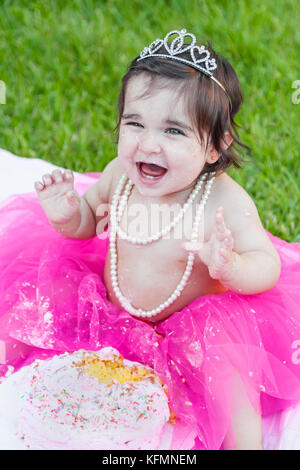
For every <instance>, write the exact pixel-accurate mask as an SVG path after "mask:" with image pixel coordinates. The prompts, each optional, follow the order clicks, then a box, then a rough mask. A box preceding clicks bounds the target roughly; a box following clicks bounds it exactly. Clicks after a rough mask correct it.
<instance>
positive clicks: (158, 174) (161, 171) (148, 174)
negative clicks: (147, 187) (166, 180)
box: [136, 162, 168, 180]
mask: <svg viewBox="0 0 300 470" xmlns="http://www.w3.org/2000/svg"><path fill="white" fill-rule="evenodd" d="M136 166H137V168H138V171H139V173H140V175H141V176H143V177H145V178H148V179H152V180H156V179H160V178H162V177H163V176H164V175H165V174H166V173H167V171H168V170H167V168H165V167H163V166H159V165H156V164H154V163H145V162H137V163H136Z"/></svg>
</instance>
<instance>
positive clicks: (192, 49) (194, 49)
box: [137, 29, 232, 108]
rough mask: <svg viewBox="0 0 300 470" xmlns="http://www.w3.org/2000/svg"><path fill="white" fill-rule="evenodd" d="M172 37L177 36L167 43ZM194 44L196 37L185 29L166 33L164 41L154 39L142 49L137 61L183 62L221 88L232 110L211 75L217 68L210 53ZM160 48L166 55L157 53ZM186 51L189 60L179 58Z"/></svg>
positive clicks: (220, 85)
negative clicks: (159, 59)
mask: <svg viewBox="0 0 300 470" xmlns="http://www.w3.org/2000/svg"><path fill="white" fill-rule="evenodd" d="M173 35H177V36H176V37H175V38H174V39H173V40H172V41H171V42H169V43H168V40H169V38H170V37H171V36H173ZM185 38H189V39H191V41H190V42H184V40H185ZM196 42H197V40H196V36H195V35H194V34H192V33H188V32H187V30H186V29H182V30H181V31H177V30H174V31H170V32H169V33H167V35H166V36H165V38H164V39H155V41H153V42H152V43H151V44H150V45H149V46H148V47H144V49H143V50H142V52H141V53H140V56H139V58H138V59H137V61H138V62H139V61H140V60H144V59H147V58H149V57H164V58H166V59H173V60H177V61H178V62H183V63H185V64H187V65H189V66H190V67H193V68H194V69H196V70H199V71H200V72H202V73H204V74H205V75H207V76H208V77H210V78H211V79H212V80H213V81H214V82H215V83H216V84H217V85H219V87H220V88H222V90H223V91H224V93H225V94H226V96H227V98H228V100H229V103H230V106H231V108H232V102H231V98H230V96H229V94H228V93H227V91H226V89H225V87H224V86H223V85H222V83H220V82H219V80H217V79H216V78H215V77H214V76H213V74H212V71H213V70H215V69H216V68H217V64H216V61H215V59H214V58H210V52H209V51H208V50H207V49H205V47H204V46H198V45H196ZM162 46H164V47H165V50H166V51H167V53H164V54H161V53H159V50H160V49H161V48H162ZM188 51H189V57H190V58H189V59H186V58H183V57H180V55H181V54H183V53H184V52H188Z"/></svg>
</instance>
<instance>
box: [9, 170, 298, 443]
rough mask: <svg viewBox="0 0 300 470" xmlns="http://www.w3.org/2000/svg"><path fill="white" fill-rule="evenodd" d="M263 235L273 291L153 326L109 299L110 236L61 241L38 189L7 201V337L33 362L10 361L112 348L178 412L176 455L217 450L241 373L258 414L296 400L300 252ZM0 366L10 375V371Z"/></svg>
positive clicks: (206, 305) (187, 311) (208, 299)
mask: <svg viewBox="0 0 300 470" xmlns="http://www.w3.org/2000/svg"><path fill="white" fill-rule="evenodd" d="M96 178H97V174H95V180H96ZM75 186H76V185H75ZM76 189H77V190H78V192H79V194H82V193H83V192H85V190H86V189H87V187H86V185H83V184H82V185H81V186H80V185H79V184H77V187H76ZM268 235H269V237H270V239H271V241H272V242H273V243H274V245H275V247H276V248H277V250H278V252H279V255H280V258H281V262H282V272H281V276H280V279H279V281H278V283H277V285H276V286H275V287H274V288H273V289H271V290H270V291H268V292H265V293H262V294H258V295H239V294H236V293H234V292H231V291H227V292H225V293H222V294H218V295H215V294H214V295H206V296H203V297H200V298H198V299H195V300H194V301H193V302H191V303H190V304H189V305H187V306H186V307H185V308H184V309H183V310H181V311H178V312H175V313H173V315H171V316H170V317H169V318H167V319H166V320H164V321H161V322H158V323H157V324H154V325H150V324H148V323H145V322H143V321H142V320H139V319H136V318H134V317H132V316H131V315H130V314H129V313H128V312H126V311H125V310H120V309H119V308H118V307H116V306H115V305H113V304H112V303H111V302H110V301H109V300H108V299H107V292H106V288H105V284H104V280H103V270H104V263H105V256H106V252H107V248H108V233H107V232H105V233H104V234H103V235H102V236H101V238H99V237H94V238H92V239H89V240H72V239H66V238H63V237H62V236H61V235H59V234H58V233H57V232H56V231H55V230H54V229H53V228H52V227H51V226H50V224H49V222H48V219H47V217H46V216H45V214H44V212H43V210H42V208H41V206H40V204H39V201H38V198H37V196H36V194H35V193H27V194H22V195H15V196H11V197H9V198H8V199H6V200H5V201H4V202H3V203H2V204H1V205H0V339H4V340H5V339H6V340H7V338H14V339H16V340H18V341H21V342H23V343H25V344H27V345H29V348H28V352H27V356H26V358H23V359H21V358H19V359H15V360H14V362H13V363H12V364H11V365H13V367H14V370H17V369H18V368H20V367H22V366H23V365H25V364H28V363H30V362H32V361H33V360H34V359H36V358H37V357H40V358H46V357H50V356H51V355H53V354H57V353H58V352H65V351H70V352H71V351H75V350H77V349H80V348H84V349H89V350H97V349H100V348H102V347H106V346H112V347H115V348H116V349H118V350H119V351H120V353H121V354H123V356H124V357H126V358H128V359H130V360H135V361H138V362H141V363H144V364H146V365H148V366H150V367H152V368H153V369H154V370H155V371H156V373H157V374H158V375H159V376H160V377H161V379H162V380H163V382H164V383H165V384H166V385H167V387H168V393H169V400H170V406H171V408H172V410H173V411H174V413H175V414H176V423H175V426H174V433H173V442H172V447H173V448H177V449H190V448H194V449H211V450H212V449H221V448H222V443H223V440H224V437H225V435H226V434H227V433H228V431H230V429H231V416H232V409H231V407H232V406H233V405H235V406H236V411H237V410H238V406H239V405H238V403H234V404H233V403H232V391H233V380H234V376H235V374H236V373H237V374H238V375H239V376H240V378H241V380H242V384H243V386H244V389H245V391H246V392H247V396H248V398H249V400H250V401H251V403H252V404H253V406H254V407H255V409H256V411H257V412H258V413H260V414H262V415H263V416H265V415H267V414H269V413H274V412H276V411H279V410H283V409H285V408H287V407H288V406H290V405H292V404H295V403H297V402H299V401H300V244H296V243H287V242H285V241H283V240H281V239H279V238H277V237H275V236H273V235H271V234H270V233H268ZM0 367H2V369H0V370H1V373H2V374H3V375H4V374H5V373H6V371H7V367H8V365H7V364H6V365H5V366H4V365H2V366H0ZM232 442H233V441H232Z"/></svg>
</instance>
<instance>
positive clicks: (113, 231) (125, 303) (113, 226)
mask: <svg viewBox="0 0 300 470" xmlns="http://www.w3.org/2000/svg"><path fill="white" fill-rule="evenodd" d="M126 178H127V177H126V175H125V174H123V175H122V177H121V179H120V181H119V184H118V186H117V189H116V191H115V194H114V196H113V198H112V204H111V213H110V239H109V247H110V257H111V267H110V274H111V281H112V287H113V290H114V292H115V295H116V297H117V298H118V300H119V302H120V304H121V305H122V307H123V308H124V309H125V310H127V311H128V312H129V313H130V314H131V315H134V316H136V317H141V318H150V317H152V316H154V315H157V314H158V313H160V312H161V311H162V310H164V309H165V308H167V307H168V306H169V305H171V304H172V303H173V302H174V301H175V300H176V299H177V298H178V297H179V296H180V294H181V292H182V291H183V289H184V287H185V285H186V283H187V280H188V278H189V277H190V275H191V272H192V269H193V264H194V258H195V254H194V253H193V252H191V251H190V252H189V254H188V259H187V263H186V268H185V271H184V273H183V276H182V278H181V280H180V282H179V283H178V284H177V286H176V288H175V289H174V291H173V293H172V294H171V295H170V296H169V297H168V299H167V300H166V301H165V302H163V303H161V304H160V305H159V306H158V307H156V308H154V309H152V310H142V309H141V308H138V309H137V308H135V307H133V306H132V305H131V304H130V302H129V300H128V299H127V298H126V297H125V296H124V295H123V294H122V292H121V291H120V288H119V283H118V274H117V233H118V219H119V220H120V218H121V215H122V212H123V209H124V205H125V203H122V208H121V210H120V207H119V210H118V204H121V198H120V195H121V193H122V189H123V187H124V185H125V181H126ZM200 179H201V181H202V182H203V181H204V177H201V178H200ZM214 179H215V173H212V176H211V178H210V179H209V180H208V181H207V183H206V185H205V192H204V194H203V196H202V199H201V202H200V203H199V204H198V207H197V211H196V215H195V218H194V221H193V226H192V235H191V241H192V242H193V241H196V240H197V235H198V231H199V224H200V221H201V217H202V214H203V211H204V206H205V204H206V201H207V199H208V196H209V194H210V191H211V187H212V184H213V181H214ZM198 182H199V181H198ZM197 184H198V183H197ZM197 184H196V186H197ZM131 187H132V182H131V181H130V180H129V185H128V184H127V186H126V190H125V192H124V194H126V199H125V196H124V198H122V201H125V202H126V200H127V199H128V197H129V194H130V190H131ZM198 192H199V190H198ZM197 194H198V193H197ZM195 197H196V196H195ZM189 200H190V198H189ZM193 200H194V199H193ZM193 200H192V201H191V202H190V203H189V205H191V204H192V202H193ZM185 210H186V209H185ZM182 216H183V214H182ZM182 216H181V218H182ZM179 220H180V219H179ZM179 220H178V221H179ZM173 222H174V221H172V222H171V224H172V223H173ZM171 224H170V225H171ZM174 225H175V224H174ZM171 228H172V227H171ZM171 228H170V230H171ZM168 230H169V227H168ZM166 233H167V232H166ZM156 236H157V235H156ZM156 236H155V237H156ZM161 236H162V235H161ZM129 238H132V237H129ZM149 238H151V242H153V241H156V238H155V239H153V238H154V237H148V238H147V243H150V241H148V239H149ZM130 241H131V243H138V242H133V241H132V240H130Z"/></svg>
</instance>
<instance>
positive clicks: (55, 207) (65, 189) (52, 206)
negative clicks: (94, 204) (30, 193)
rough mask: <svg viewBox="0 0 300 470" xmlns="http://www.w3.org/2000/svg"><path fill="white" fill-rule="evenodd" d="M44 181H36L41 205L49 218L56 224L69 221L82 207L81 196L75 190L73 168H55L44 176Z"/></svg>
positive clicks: (35, 184) (35, 185)
mask: <svg viewBox="0 0 300 470" xmlns="http://www.w3.org/2000/svg"><path fill="white" fill-rule="evenodd" d="M42 180H43V182H40V181H36V182H35V183H34V187H35V190H36V192H37V195H38V198H39V201H40V203H41V206H42V207H43V209H44V211H45V213H46V215H47V217H48V219H49V220H50V221H51V222H53V223H55V224H65V223H67V222H69V221H70V220H71V219H72V217H73V216H74V214H75V213H76V212H77V211H78V209H79V207H80V196H79V194H78V193H77V192H76V191H75V190H74V175H73V172H72V171H71V170H65V171H64V172H62V171H61V170H58V169H57V170H53V171H52V173H51V175H50V174H49V173H46V174H45V175H43V176H42Z"/></svg>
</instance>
